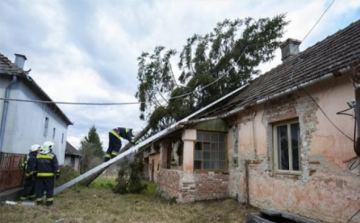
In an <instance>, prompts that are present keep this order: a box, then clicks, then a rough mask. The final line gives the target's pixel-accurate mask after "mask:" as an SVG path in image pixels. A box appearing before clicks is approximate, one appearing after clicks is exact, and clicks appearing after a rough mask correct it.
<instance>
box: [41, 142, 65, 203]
mask: <svg viewBox="0 0 360 223" xmlns="http://www.w3.org/2000/svg"><path fill="white" fill-rule="evenodd" d="M54 146H55V144H54V143H53V142H50V141H46V142H44V144H43V145H42V147H41V149H40V151H39V153H38V154H37V156H36V171H37V173H36V204H37V205H41V204H42V203H43V199H42V197H43V196H44V193H45V196H46V205H47V206H51V205H53V203H54V186H55V180H58V179H59V178H60V170H59V163H58V160H57V157H56V155H55V154H54V153H52V150H53V149H54Z"/></svg>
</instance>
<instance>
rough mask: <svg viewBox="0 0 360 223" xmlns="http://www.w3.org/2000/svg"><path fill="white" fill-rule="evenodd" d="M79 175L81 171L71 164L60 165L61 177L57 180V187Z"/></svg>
mask: <svg viewBox="0 0 360 223" xmlns="http://www.w3.org/2000/svg"><path fill="white" fill-rule="evenodd" d="M78 176H80V174H79V172H77V171H75V170H74V169H73V168H72V167H71V166H62V167H60V178H59V179H58V180H55V187H58V186H61V185H63V184H64V183H67V182H69V181H70V180H72V179H74V178H76V177H78Z"/></svg>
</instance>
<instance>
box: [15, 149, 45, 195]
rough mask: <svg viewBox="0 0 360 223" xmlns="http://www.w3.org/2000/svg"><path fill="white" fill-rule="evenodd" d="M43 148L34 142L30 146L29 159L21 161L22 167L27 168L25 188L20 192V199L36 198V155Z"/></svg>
mask: <svg viewBox="0 0 360 223" xmlns="http://www.w3.org/2000/svg"><path fill="white" fill-rule="evenodd" d="M40 148H41V146H40V145H38V144H34V145H32V146H31V147H30V150H29V155H28V157H27V159H26V160H25V161H24V162H23V163H21V165H20V167H21V168H22V169H23V170H25V181H24V188H23V190H22V191H21V192H20V200H21V201H25V200H26V199H29V200H34V199H35V184H36V181H35V178H36V169H35V168H36V167H35V165H36V155H37V152H38V150H39V149H40Z"/></svg>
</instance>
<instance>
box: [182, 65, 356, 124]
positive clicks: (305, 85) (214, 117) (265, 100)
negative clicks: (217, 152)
mask: <svg viewBox="0 0 360 223" xmlns="http://www.w3.org/2000/svg"><path fill="white" fill-rule="evenodd" d="M350 70H351V67H350V66H347V67H345V68H342V69H340V70H339V71H338V72H332V73H328V74H325V75H324V76H322V77H320V78H317V79H314V80H311V81H308V82H305V83H302V84H299V85H297V86H295V87H292V88H289V89H286V90H285V91H282V92H279V93H276V94H274V95H273V96H268V97H266V98H263V99H260V100H257V101H256V102H255V103H254V105H259V104H262V103H265V102H268V101H270V100H274V99H276V98H279V97H282V96H285V95H288V94H290V93H293V92H296V91H299V90H301V89H302V88H306V87H310V86H312V85H315V84H317V83H320V82H323V81H326V80H329V79H331V78H333V77H334V76H335V74H337V73H340V74H343V73H347V72H349V71H350ZM245 108H247V106H242V107H239V108H236V109H234V110H231V111H230V112H227V113H225V114H222V115H218V116H212V117H207V118H202V119H196V120H191V121H187V122H183V123H181V124H184V125H185V124H195V123H199V122H204V121H210V120H214V119H220V118H226V117H229V116H231V115H233V114H236V113H239V112H241V111H243V110H245Z"/></svg>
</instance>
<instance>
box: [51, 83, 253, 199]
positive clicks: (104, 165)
mask: <svg viewBox="0 0 360 223" xmlns="http://www.w3.org/2000/svg"><path fill="white" fill-rule="evenodd" d="M248 85H249V84H245V85H243V86H241V87H240V88H238V89H236V90H234V91H232V92H231V93H229V94H227V95H225V96H223V97H221V98H219V99H218V100H216V101H214V102H212V103H210V104H209V105H207V106H205V107H203V108H202V109H200V110H198V111H196V112H194V113H192V114H191V115H189V116H187V117H185V118H183V119H182V120H180V121H178V122H176V123H174V124H172V125H171V126H169V127H168V128H166V129H164V130H162V131H160V132H158V133H156V134H155V135H153V136H151V137H149V138H147V139H146V140H144V141H142V142H140V143H139V144H137V145H135V146H133V147H132V148H131V149H128V150H126V151H125V152H122V153H120V154H119V155H117V156H115V157H114V158H112V159H110V160H109V161H107V162H105V163H102V164H100V165H99V166H96V167H94V168H93V169H91V170H89V171H88V172H86V173H84V174H82V175H80V176H78V177H76V178H74V179H72V180H70V181H69V182H67V183H65V184H63V185H61V186H59V187H57V188H55V190H54V194H57V193H59V192H61V191H63V190H65V189H66V188H68V187H71V186H72V185H74V184H76V183H77V182H79V181H81V180H83V179H85V178H87V177H89V176H91V175H92V174H96V173H97V172H98V171H101V170H103V169H106V168H108V167H109V166H110V165H111V164H113V163H115V162H117V161H119V160H120V159H122V158H123V157H125V156H127V155H130V154H131V153H136V152H137V151H138V150H139V149H140V148H142V147H144V146H146V145H147V144H149V143H151V142H153V141H155V140H157V139H159V138H161V137H162V136H164V135H166V134H168V133H171V132H174V131H176V130H178V129H180V128H182V124H181V123H183V122H186V121H188V120H189V119H190V118H192V117H194V116H195V115H197V114H199V113H201V112H203V111H204V110H206V109H208V108H209V107H211V106H213V105H215V104H217V103H218V102H220V101H222V100H224V99H225V98H227V97H229V96H231V95H233V94H235V93H237V92H238V91H240V90H242V89H244V88H245V87H247V86H248Z"/></svg>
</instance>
